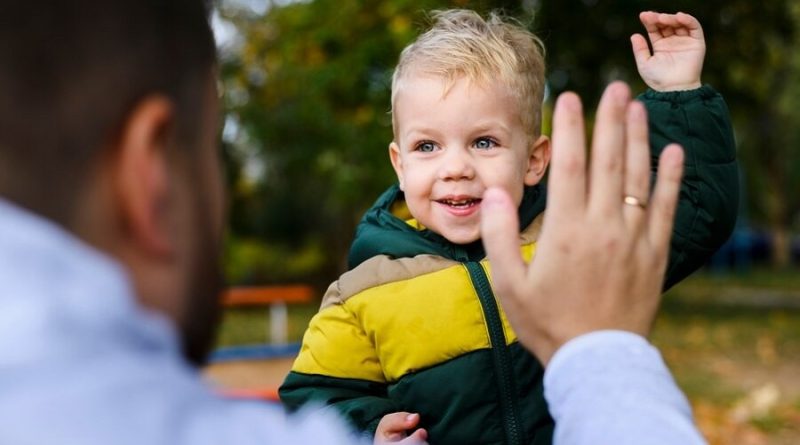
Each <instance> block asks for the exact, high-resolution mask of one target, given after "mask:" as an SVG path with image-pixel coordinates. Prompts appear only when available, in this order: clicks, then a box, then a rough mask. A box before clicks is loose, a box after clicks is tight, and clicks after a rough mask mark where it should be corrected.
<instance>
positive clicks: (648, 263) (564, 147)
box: [481, 82, 683, 364]
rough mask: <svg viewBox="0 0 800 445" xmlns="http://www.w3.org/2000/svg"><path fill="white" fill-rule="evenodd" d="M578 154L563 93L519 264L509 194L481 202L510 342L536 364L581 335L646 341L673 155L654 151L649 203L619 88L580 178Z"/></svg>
mask: <svg viewBox="0 0 800 445" xmlns="http://www.w3.org/2000/svg"><path fill="white" fill-rule="evenodd" d="M585 147H586V142H585V137H584V122H583V116H582V110H581V103H580V99H579V98H578V96H576V95H575V94H573V93H564V94H562V95H561V96H560V97H559V99H558V102H557V104H556V109H555V112H554V116H553V159H552V166H551V170H550V180H549V185H548V196H547V211H546V212H545V215H544V223H543V226H542V233H541V236H540V238H539V241H538V244H537V248H536V254H535V256H534V258H533V260H532V261H531V263H530V264H529V265H526V264H525V262H524V261H523V259H522V257H521V255H520V251H519V240H518V236H517V234H518V233H519V230H518V224H519V223H518V218H517V209H516V208H515V206H514V205H513V203H512V201H511V199H510V197H509V196H508V195H507V194H506V193H505V192H503V191H501V190H499V189H497V188H492V189H489V190H487V191H486V193H485V194H484V197H483V202H482V203H481V206H482V208H483V211H482V212H481V215H482V216H481V218H482V221H481V234H482V237H483V242H484V244H485V246H486V251H487V254H488V257H489V261H490V263H491V266H492V275H493V286H494V288H495V290H496V294H497V296H498V298H499V300H500V302H501V304H502V306H503V308H504V310H505V313H506V315H507V316H508V318H509V321H510V322H511V324H512V326H513V327H514V330H515V332H516V333H517V336H518V338H519V340H520V341H521V342H522V344H523V345H525V346H526V347H527V348H528V349H530V350H531V351H532V352H533V353H534V354H535V355H536V356H537V357H538V358H539V360H540V361H541V362H542V363H543V364H547V362H549V360H550V358H551V357H552V355H553V354H554V353H555V351H556V350H557V349H558V348H559V347H560V346H561V345H562V344H564V343H565V342H567V341H569V340H570V339H572V338H574V337H577V336H579V335H581V334H584V333H588V332H590V331H595V330H603V329H617V330H626V331H630V332H634V333H637V334H641V335H647V334H648V333H649V331H650V328H651V325H652V322H653V319H654V317H655V313H656V310H657V309H658V304H659V301H660V293H661V285H662V282H663V279H664V272H665V268H666V263H667V253H668V247H669V240H670V236H671V231H672V225H673V218H674V214H675V207H676V203H677V197H678V190H679V186H680V179H681V173H682V169H683V151H682V150H681V148H680V147H679V146H677V145H671V146H669V147H667V148H666V149H665V150H664V151H663V153H662V155H661V159H660V161H659V162H660V164H659V170H658V177H657V180H656V185H655V191H654V193H653V195H652V196H650V158H649V157H650V154H649V153H650V151H649V148H648V139H647V117H646V111H645V109H644V106H643V105H642V104H641V103H639V102H636V101H634V102H631V96H630V90H629V88H628V87H627V85H625V84H623V83H621V82H617V83H613V84H611V85H609V87H608V88H606V91H605V93H604V94H603V97H602V99H601V101H600V105H599V107H598V111H597V118H596V123H595V129H594V138H593V141H592V154H591V156H592V158H591V166H590V167H589V171H588V172H587V171H586V151H585ZM648 197H649V198H650V202H649V204H648V203H647V201H648ZM639 204H640V205H639Z"/></svg>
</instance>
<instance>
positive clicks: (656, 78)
mask: <svg viewBox="0 0 800 445" xmlns="http://www.w3.org/2000/svg"><path fill="white" fill-rule="evenodd" d="M639 19H640V20H641V22H642V24H643V25H644V27H645V29H646V30H647V38H649V39H650V43H651V45H652V47H653V52H652V54H651V52H650V49H649V48H648V45H647V40H645V37H644V36H642V35H641V34H634V35H633V36H631V45H632V47H633V55H634V57H635V58H636V66H637V68H638V70H639V75H640V76H642V80H644V81H645V83H646V84H647V86H649V87H650V88H652V89H654V90H657V91H680V90H690V89H694V88H698V87H700V85H701V83H700V73H701V72H702V70H703V58H704V57H705V52H706V44H705V39H704V37H703V29H702V28H701V26H700V22H698V21H697V19H695V18H694V17H692V16H691V15H689V14H684V13H682V12H679V13H677V14H661V13H657V12H643V13H641V14H640V15H639Z"/></svg>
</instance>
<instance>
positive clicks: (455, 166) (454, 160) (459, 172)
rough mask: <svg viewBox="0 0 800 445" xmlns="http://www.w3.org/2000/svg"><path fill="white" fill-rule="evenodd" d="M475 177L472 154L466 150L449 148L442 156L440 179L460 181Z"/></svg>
mask: <svg viewBox="0 0 800 445" xmlns="http://www.w3.org/2000/svg"><path fill="white" fill-rule="evenodd" d="M474 177H475V169H474V167H473V165H472V156H470V154H469V153H468V152H467V151H466V150H460V149H448V150H445V156H442V157H441V165H440V166H439V179H440V180H443V181H459V180H464V179H472V178H474Z"/></svg>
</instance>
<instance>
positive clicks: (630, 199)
mask: <svg viewBox="0 0 800 445" xmlns="http://www.w3.org/2000/svg"><path fill="white" fill-rule="evenodd" d="M622 202H624V203H625V204H627V205H629V206H635V207H639V208H641V209H642V210H647V201H642V200H641V199H639V198H637V197H635V196H631V195H625V198H623V199H622Z"/></svg>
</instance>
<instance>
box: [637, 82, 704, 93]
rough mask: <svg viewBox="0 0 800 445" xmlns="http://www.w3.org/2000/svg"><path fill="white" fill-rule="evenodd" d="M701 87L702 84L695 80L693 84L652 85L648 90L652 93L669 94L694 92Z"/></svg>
mask: <svg viewBox="0 0 800 445" xmlns="http://www.w3.org/2000/svg"><path fill="white" fill-rule="evenodd" d="M702 86H703V83H702V82H700V81H699V80H697V81H695V82H689V83H679V84H675V85H652V86H650V88H651V89H652V90H654V91H658V92H659V93H670V92H674V91H689V90H696V89H698V88H700V87H702Z"/></svg>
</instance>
